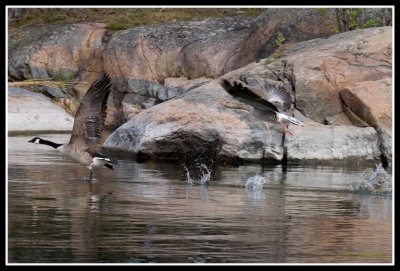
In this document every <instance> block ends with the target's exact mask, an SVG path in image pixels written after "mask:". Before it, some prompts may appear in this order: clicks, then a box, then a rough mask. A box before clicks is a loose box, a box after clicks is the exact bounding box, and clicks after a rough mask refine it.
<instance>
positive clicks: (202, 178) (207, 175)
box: [184, 163, 211, 184]
mask: <svg viewBox="0 0 400 271" xmlns="http://www.w3.org/2000/svg"><path fill="white" fill-rule="evenodd" d="M184 167H185V170H186V182H187V183H188V184H205V183H207V182H209V181H210V179H211V169H209V168H208V167H207V166H206V165H205V164H203V163H196V167H197V168H196V170H197V171H198V172H199V173H198V175H199V178H192V176H190V172H189V169H188V168H187V167H186V166H184Z"/></svg>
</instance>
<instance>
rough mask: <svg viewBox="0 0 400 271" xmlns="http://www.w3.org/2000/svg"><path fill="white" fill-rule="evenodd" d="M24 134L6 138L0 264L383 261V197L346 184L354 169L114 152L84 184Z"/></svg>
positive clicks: (388, 201)
mask: <svg viewBox="0 0 400 271" xmlns="http://www.w3.org/2000/svg"><path fill="white" fill-rule="evenodd" d="M42 137H43V138H48V139H50V140H54V141H56V142H61V143H62V142H67V141H68V139H69V136H68V135H43V136H42ZM29 139H31V137H25V136H19V137H9V138H8V262H9V263H391V262H392V196H391V194H390V193H385V194H383V195H381V194H378V195H376V194H370V193H365V191H364V193H357V191H354V189H353V190H352V187H353V188H354V187H356V186H357V185H358V184H360V183H361V182H362V181H363V178H365V169H352V168H342V167H314V168H305V167H288V168H286V169H284V168H282V167H281V166H264V167H262V166H261V165H245V166H240V167H228V166H226V167H222V166H220V167H216V166H214V167H212V168H208V167H206V168H204V167H203V166H202V165H201V163H198V164H197V167H198V170H197V171H196V172H194V170H193V167H192V168H190V167H188V166H187V165H183V164H180V163H151V162H148V163H137V162H135V161H134V160H129V159H126V158H124V159H122V158H119V160H118V165H117V166H116V168H115V169H116V170H115V171H110V170H108V169H104V170H101V171H97V172H96V173H95V178H96V179H97V180H98V182H97V183H95V184H92V185H91V186H90V185H89V184H87V183H85V182H84V181H83V177H85V176H88V169H87V168H85V167H84V166H82V165H80V164H79V163H76V162H74V161H73V160H69V159H68V158H65V157H64V156H62V155H61V154H59V153H58V152H57V151H55V150H54V149H52V148H49V147H48V146H43V145H35V144H31V143H27V141H28V140H29ZM190 171H192V172H190Z"/></svg>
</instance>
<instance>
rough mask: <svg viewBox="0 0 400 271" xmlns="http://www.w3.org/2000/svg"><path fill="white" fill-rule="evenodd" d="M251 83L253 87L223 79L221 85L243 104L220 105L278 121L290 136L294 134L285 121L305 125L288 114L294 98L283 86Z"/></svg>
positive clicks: (266, 119)
mask: <svg viewBox="0 0 400 271" xmlns="http://www.w3.org/2000/svg"><path fill="white" fill-rule="evenodd" d="M250 83H251V85H249V84H248V83H245V82H243V81H241V80H229V79H225V78H224V79H222V81H221V85H222V86H223V87H224V89H225V90H226V91H227V92H228V93H229V94H230V95H231V96H232V97H233V98H235V99H236V100H238V101H240V102H242V103H233V102H230V101H225V100H223V101H221V102H220V103H221V104H222V105H224V106H225V107H229V108H233V109H244V110H247V111H250V112H251V113H252V114H253V115H254V116H255V117H257V118H258V119H260V120H262V121H278V122H279V123H280V125H281V127H282V129H283V131H284V132H285V133H287V134H288V135H294V134H293V132H292V131H290V130H289V129H288V128H287V127H286V126H285V125H284V124H283V121H285V122H291V123H293V124H295V125H301V126H303V125H304V123H303V122H301V121H300V120H298V119H296V118H295V117H292V116H290V115H289V114H288V113H287V111H288V110H289V109H290V106H291V104H292V97H291V95H290V93H289V92H288V91H287V90H286V89H285V88H284V87H283V86H278V85H272V84H267V85H263V84H261V83H260V82H258V80H256V79H253V80H252V81H251V82H250ZM243 103H244V104H243ZM249 105H250V107H249Z"/></svg>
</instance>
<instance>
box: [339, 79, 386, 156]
mask: <svg viewBox="0 0 400 271" xmlns="http://www.w3.org/2000/svg"><path fill="white" fill-rule="evenodd" d="M392 91H393V90H392V81H391V80H390V79H389V78H385V79H381V80H377V81H364V82H359V83H355V84H353V85H351V86H348V87H346V88H344V89H343V90H342V91H341V92H340V96H341V97H342V99H343V101H344V103H345V104H346V106H348V107H349V108H350V110H351V111H352V112H353V113H355V114H356V115H357V116H358V117H360V118H361V119H362V120H363V121H365V122H366V123H367V124H369V125H370V126H372V127H374V128H375V129H376V130H377V131H378V134H379V136H380V137H381V144H382V145H381V149H382V153H383V155H384V156H385V157H386V159H388V160H391V159H392V114H393V108H392Z"/></svg>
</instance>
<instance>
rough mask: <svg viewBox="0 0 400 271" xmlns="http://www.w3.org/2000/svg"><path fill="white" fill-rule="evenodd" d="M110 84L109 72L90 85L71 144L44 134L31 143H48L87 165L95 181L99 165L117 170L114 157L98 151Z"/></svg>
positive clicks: (75, 123)
mask: <svg viewBox="0 0 400 271" xmlns="http://www.w3.org/2000/svg"><path fill="white" fill-rule="evenodd" d="M110 87H111V79H110V77H109V76H108V75H107V74H104V75H103V77H102V78H101V79H99V80H96V81H95V82H93V84H92V85H91V86H90V87H89V89H88V91H87V92H86V94H85V95H84V96H83V98H82V100H81V103H80V105H79V108H78V110H77V111H76V114H75V120H74V126H73V129H72V134H71V138H70V140H69V143H67V144H58V143H54V142H52V141H49V140H45V139H42V138H40V137H35V138H33V139H31V140H29V141H28V142H31V143H36V144H44V145H48V146H50V147H53V148H55V149H56V150H58V151H60V152H61V153H63V154H65V155H67V156H69V157H70V158H72V159H74V160H76V161H79V162H80V163H82V164H84V165H86V166H87V167H88V168H89V170H90V177H89V180H92V175H93V168H95V167H101V166H105V167H107V168H109V169H111V170H114V168H113V164H112V162H111V160H110V159H109V158H107V157H105V156H104V155H102V154H101V153H99V151H98V150H99V149H100V140H101V133H102V130H103V126H104V120H105V118H106V109H107V99H108V96H109V94H110V90H111V89H110Z"/></svg>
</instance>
